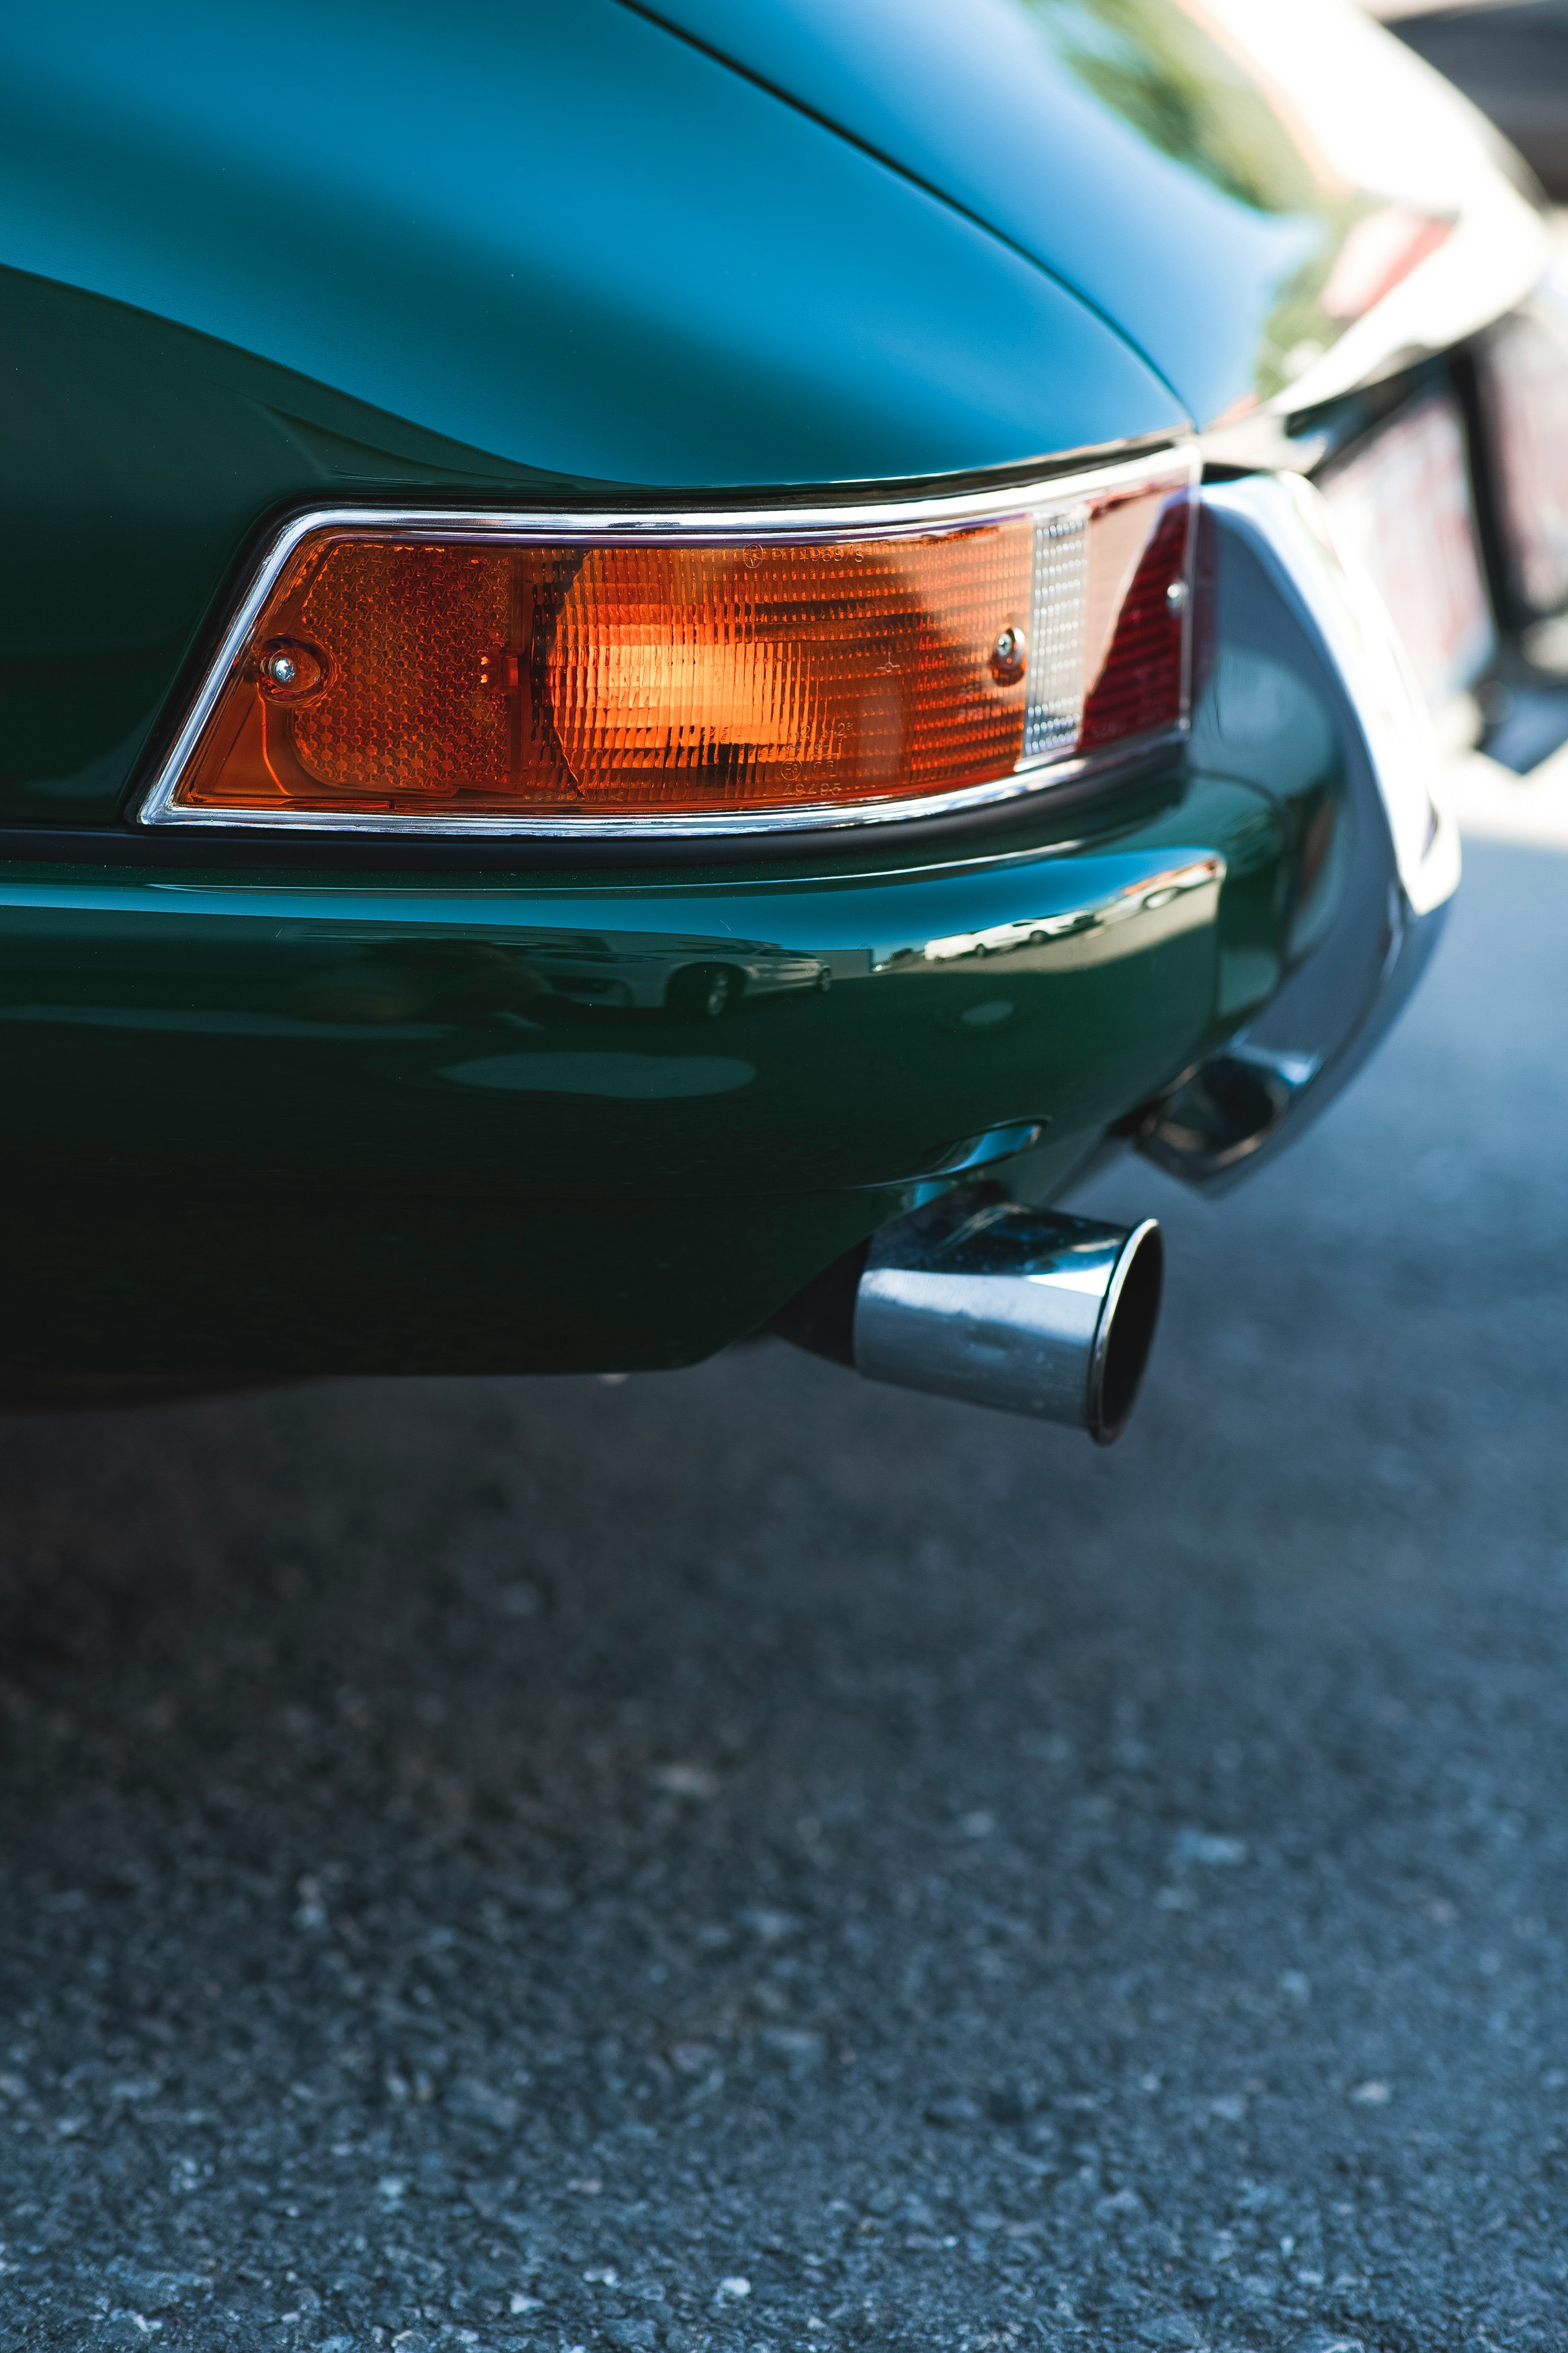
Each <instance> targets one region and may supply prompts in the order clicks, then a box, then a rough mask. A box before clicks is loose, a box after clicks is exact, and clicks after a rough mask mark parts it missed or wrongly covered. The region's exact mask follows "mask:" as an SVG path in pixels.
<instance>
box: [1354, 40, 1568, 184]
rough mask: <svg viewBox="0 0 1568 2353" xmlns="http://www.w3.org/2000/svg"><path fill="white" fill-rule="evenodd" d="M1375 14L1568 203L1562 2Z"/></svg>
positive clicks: (1567, 76)
mask: <svg viewBox="0 0 1568 2353" xmlns="http://www.w3.org/2000/svg"><path fill="white" fill-rule="evenodd" d="M1370 5H1371V13H1372V14H1373V16H1380V17H1382V19H1383V21H1384V24H1385V25H1390V26H1393V28H1394V31H1395V32H1396V33H1397V34H1398V35H1399V37H1400V38H1401V40H1404V41H1408V42H1409V44H1410V47H1412V48H1413V49H1415V50H1416V51H1417V52H1418V53H1419V54H1420V55H1421V56H1422V57H1424V58H1426V62H1427V63H1428V65H1432V66H1436V69H1437V71H1438V72H1439V73H1440V74H1442V75H1444V76H1445V77H1446V78H1447V79H1448V80H1449V81H1451V82H1453V83H1454V85H1455V86H1456V88H1457V89H1459V90H1463V91H1464V93H1465V96H1466V97H1467V98H1468V99H1471V100H1474V102H1475V104H1476V105H1477V106H1479V108H1480V109H1481V111H1482V112H1483V113H1484V114H1489V115H1490V117H1491V119H1492V121H1494V122H1495V123H1496V124H1497V126H1498V129H1499V130H1500V132H1503V134H1504V136H1505V137H1507V138H1508V139H1510V140H1511V141H1512V142H1513V144H1514V145H1515V146H1516V147H1517V148H1518V150H1519V152H1520V153H1521V155H1522V156H1523V157H1524V159H1525V162H1526V163H1527V164H1529V165H1530V167H1531V171H1532V172H1534V174H1535V175H1536V177H1537V179H1538V180H1539V181H1540V182H1541V185H1542V187H1543V188H1544V189H1545V190H1546V193H1547V195H1549V196H1552V198H1553V199H1554V200H1555V201H1556V202H1557V203H1558V204H1563V203H1568V5H1564V0H1436V5H1435V6H1434V5H1432V0H1370Z"/></svg>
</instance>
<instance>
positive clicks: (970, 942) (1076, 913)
mask: <svg viewBox="0 0 1568 2353" xmlns="http://www.w3.org/2000/svg"><path fill="white" fill-rule="evenodd" d="M1224 880H1225V860H1224V859H1223V858H1217V857H1215V858H1199V859H1194V860H1191V861H1190V862H1189V863H1188V864H1186V865H1184V866H1177V867H1173V868H1171V869H1170V870H1169V871H1166V872H1164V873H1163V874H1152V875H1148V876H1145V877H1144V878H1143V879H1142V881H1137V882H1129V883H1125V884H1123V885H1122V886H1121V889H1119V890H1117V891H1114V892H1110V893H1108V894H1107V895H1106V896H1105V897H1103V898H1100V899H1098V900H1096V901H1094V902H1091V903H1090V904H1089V905H1087V906H1083V907H1073V908H1069V909H1068V910H1067V911H1066V912H1065V913H1059V914H1054V915H1039V916H1035V917H1032V918H1025V919H1024V920H1022V921H1019V922H1015V923H993V924H990V925H988V926H987V927H986V929H985V930H984V931H978V932H957V933H954V934H952V937H951V938H947V939H940V940H928V941H927V942H926V944H925V945H924V947H923V948H921V949H919V950H918V951H917V950H915V949H900V950H899V951H898V952H897V953H896V955H894V956H892V957H890V958H889V963H894V964H897V963H907V962H909V961H910V960H912V959H915V958H916V957H917V956H918V959H919V960H920V961H921V962H922V963H924V964H928V965H930V964H951V963H952V962H954V961H955V960H956V959H958V958H959V957H962V956H994V955H1016V953H1017V951H1018V950H1019V949H1021V948H1043V947H1049V946H1050V945H1051V944H1053V942H1056V941H1058V940H1070V939H1078V938H1079V937H1081V936H1082V935H1083V934H1086V933H1098V932H1103V931H1105V930H1106V929H1107V928H1108V927H1109V926H1110V925H1111V924H1114V923H1125V922H1126V921H1127V919H1128V917H1129V916H1131V915H1152V914H1157V913H1160V911H1161V910H1162V909H1163V908H1166V907H1170V906H1173V905H1175V904H1176V903H1177V902H1179V901H1181V900H1183V899H1184V898H1185V897H1186V895H1187V893H1188V892H1194V891H1203V890H1207V889H1210V888H1217V886H1218V885H1219V884H1220V883H1221V882H1223V881H1224ZM1191 920H1192V921H1193V922H1194V923H1197V922H1203V921H1205V920H1206V916H1205V913H1203V912H1202V911H1201V910H1198V909H1194V911H1193V913H1192V916H1191Z"/></svg>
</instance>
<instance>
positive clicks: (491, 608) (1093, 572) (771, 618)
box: [147, 459, 1190, 831]
mask: <svg viewBox="0 0 1568 2353" xmlns="http://www.w3.org/2000/svg"><path fill="white" fill-rule="evenodd" d="M1186 482H1187V476H1186V473H1185V471H1183V472H1181V473H1180V474H1179V476H1178V477H1177V479H1176V480H1172V478H1171V460H1170V459H1166V461H1165V471H1164V479H1163V480H1157V481H1155V482H1154V483H1152V484H1147V485H1145V484H1135V485H1130V486H1128V487H1127V488H1125V489H1122V488H1117V489H1114V490H1108V491H1106V492H1105V493H1104V494H1102V495H1100V497H1098V498H1092V499H1091V498H1079V499H1078V500H1076V501H1059V502H1058V504H1057V505H1056V506H1055V507H1053V509H1052V510H1051V512H1049V513H1047V514H1041V513H1037V512H1014V513H1008V514H1001V515H996V516H988V517H984V518H979V519H973V520H969V521H963V522H956V523H954V524H953V525H952V526H950V527H947V528H945V529H942V530H934V529H933V530H910V531H907V532H897V533H893V532H886V531H885V532H884V533H881V534H880V535H871V534H869V533H860V534H856V533H851V532H839V533H834V534H833V535H829V534H827V533H826V532H825V531H820V530H803V531H801V532H800V533H798V535H791V536H787V537H786V536H782V535H781V536H780V537H778V538H776V539H772V540H766V541H757V540H747V539H741V538H739V537H735V536H731V537H721V536H720V535H718V534H717V533H715V534H714V536H712V537H711V538H709V537H706V536H704V537H698V536H697V534H696V533H694V532H691V531H689V532H688V533H685V534H684V535H683V536H682V537H680V538H679V539H676V538H675V537H674V536H673V534H672V535H670V536H669V537H668V538H664V537H660V536H659V535H658V532H657V530H656V529H650V530H649V531H648V532H647V533H638V534H637V536H636V537H635V538H632V537H629V536H619V537H617V536H613V535H610V534H605V535H602V536H600V537H597V538H595V537H593V536H590V535H584V536H582V537H577V538H573V539H569V540H567V539H555V540H548V539H545V538H542V537H540V536H535V535H533V534H532V533H524V532H522V531H521V530H518V531H508V530H505V529H498V528H495V527H486V526H483V525H479V524H467V523H465V522H464V521H463V520H462V519H461V518H456V517H445V518H442V527H441V528H440V529H438V530H437V529H436V528H435V527H434V522H433V519H432V521H431V522H426V524H425V526H424V527H423V528H415V527H412V526H410V525H409V524H408V523H407V522H404V521H401V520H400V521H399V522H395V523H393V522H378V521H376V520H375V519H374V517H371V516H366V517H364V518H363V520H361V519H358V518H356V519H353V521H349V520H345V519H341V518H334V519H333V520H332V521H331V522H325V521H323V522H321V523H320V524H318V525H315V526H312V527H306V528H304V529H302V530H300V532H299V533H297V535H296V536H295V538H294V540H293V542H292V543H291V544H290V545H289V549H288V553H287V555H286V557H285V558H284V560H283V561H282V562H281V564H280V565H279V567H278V569H277V572H276V576H275V578H274V579H273V581H272V583H271V586H270V587H269V589H268V592H267V593H266V594H265V596H263V597H262V598H261V601H260V603H259V606H258V609H257V610H256V613H255V617H254V619H253V620H252V622H251V624H250V626H249V627H248V628H247V629H246V630H245V631H244V635H243V641H242V642H241V643H239V644H237V646H235V647H234V648H233V649H232V650H231V654H230V657H229V660H228V663H227V667H226V671H225V673H224V674H223V676H222V677H221V679H220V680H218V681H216V691H215V692H214V694H213V695H212V697H211V700H210V705H209V709H208V712H207V715H206V717H205V723H203V724H202V725H201V726H200V728H199V731H198V732H197V733H196V734H195V740H194V742H192V744H190V748H189V752H188V755H187V756H185V757H184V760H183V761H182V762H180V763H179V765H178V766H177V770H176V771H175V772H174V773H172V774H171V776H170V777H169V779H168V782H167V784H166V786H165V787H164V789H163V797H162V800H161V801H160V800H159V798H158V796H157V795H156V794H155V795H154V797H153V803H150V805H149V808H148V811H147V814H148V815H149V816H151V817H154V818H156V817H160V816H163V817H168V818H178V817H179V816H180V815H182V814H189V815H192V816H195V815H196V814H198V813H200V814H204V815H206V816H208V817H209V818H222V817H223V816H225V815H230V816H232V817H234V818H268V817H274V818H280V819H282V820H283V821H285V822H287V821H288V820H289V818H296V819H299V820H304V821H313V822H315V823H318V824H321V823H330V822H331V821H332V820H333V819H341V820H342V821H345V822H350V823H353V822H360V823H364V822H369V823H371V824H376V823H377V822H379V823H380V824H382V825H387V824H391V825H394V826H395V825H397V824H399V823H409V822H415V823H437V824H440V823H445V824H449V825H451V826H453V827H454V828H458V829H460V828H462V827H463V826H464V824H465V823H466V822H467V821H468V820H475V821H478V823H479V825H480V826H482V827H485V828H489V827H493V826H495V825H496V824H497V823H505V822H506V821H508V820H510V821H511V822H512V823H513V824H515V825H516V827H517V828H518V829H519V830H521V831H526V830H528V829H529V828H530V825H531V824H533V823H539V822H541V821H544V822H546V823H548V824H550V826H551V828H552V829H560V828H561V827H562V825H563V824H569V823H570V822H571V821H573V820H576V821H581V820H584V819H588V820H593V819H610V820H614V821H616V822H617V823H618V824H619V825H621V826H623V827H624V826H626V825H627V824H633V825H635V824H636V822H637V820H638V819H647V820H649V821H651V822H655V823H657V822H658V820H660V819H663V820H668V819H671V818H675V819H682V818H685V819H698V820H703V821H715V820H716V821H719V822H722V821H723V820H725V819H736V818H741V819H745V818H752V819H758V820H761V821H762V822H763V823H766V822H768V821H769V820H770V819H772V820H773V821H781V820H782V821H786V822H787V821H801V819H802V818H806V819H809V817H810V816H811V814H812V813H814V812H815V813H820V814H821V815H822V816H823V817H824V818H825V819H829V820H830V819H831V818H832V817H833V816H834V815H835V814H836V813H837V812H841V811H847V810H852V809H854V808H856V807H883V806H886V807H889V809H890V810H893V811H896V809H897V808H898V807H899V806H900V805H901V804H906V803H921V804H924V803H928V802H931V801H933V800H940V799H941V798H942V797H943V796H948V795H953V794H957V795H963V794H964V793H965V792H967V791H968V790H969V789H970V788H972V787H977V786H991V785H994V783H995V782H996V781H997V780H999V779H1005V778H1009V777H1012V776H1015V775H1016V774H1018V773H1019V772H1020V771H1021V770H1025V771H1026V770H1028V769H1029V768H1031V767H1032V766H1034V765H1037V764H1039V763H1042V762H1047V763H1048V762H1050V761H1053V760H1059V759H1061V758H1062V757H1063V756H1064V755H1068V754H1073V753H1075V752H1077V751H1078V750H1079V749H1080V748H1083V749H1088V748H1090V747H1101V746H1103V745H1105V744H1111V743H1117V742H1121V741H1124V740H1128V739H1131V738H1132V737H1135V736H1139V735H1142V734H1148V733H1154V732H1158V731H1160V730H1162V729H1165V728H1169V727H1171V726H1172V725H1173V724H1175V723H1177V722H1178V721H1179V720H1180V718H1181V716H1182V712H1183V693H1184V644H1185V636H1184V628H1185V622H1184V604H1185V595H1186V586H1185V584H1186V571H1187V561H1188V542H1189V538H1190V532H1189V511H1188V501H1187V497H1186Z"/></svg>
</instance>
